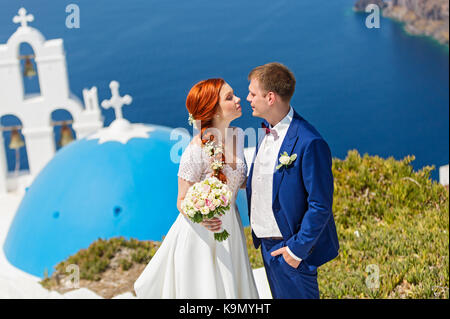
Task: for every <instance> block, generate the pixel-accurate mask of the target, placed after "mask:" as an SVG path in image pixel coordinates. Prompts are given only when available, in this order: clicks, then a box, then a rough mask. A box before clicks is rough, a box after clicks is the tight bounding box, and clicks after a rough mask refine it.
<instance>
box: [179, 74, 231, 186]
mask: <svg viewBox="0 0 450 319" xmlns="http://www.w3.org/2000/svg"><path fill="white" fill-rule="evenodd" d="M224 84H225V81H224V80H223V79H220V78H217V79H208V80H203V81H200V82H198V83H197V84H195V85H194V86H193V87H192V88H191V90H190V91H189V94H188V96H187V98H186V108H187V110H188V112H189V113H190V114H192V117H193V118H194V120H195V121H200V123H201V130H200V137H201V140H202V144H205V143H207V142H208V141H212V140H214V135H213V134H211V133H207V132H206V131H207V129H209V128H211V127H212V123H213V118H214V115H215V114H216V113H217V111H218V110H219V100H220V96H219V92H220V89H221V88H222V86H223V85H224ZM205 133H206V134H205ZM222 161H223V163H225V155H224V154H222ZM215 173H216V174H215V176H216V177H217V178H218V179H219V180H220V181H221V182H223V183H226V182H227V178H226V176H225V175H224V174H223V172H222V170H221V169H220V170H217V171H216V172H215Z"/></svg>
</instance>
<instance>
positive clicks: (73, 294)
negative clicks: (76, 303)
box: [64, 288, 103, 299]
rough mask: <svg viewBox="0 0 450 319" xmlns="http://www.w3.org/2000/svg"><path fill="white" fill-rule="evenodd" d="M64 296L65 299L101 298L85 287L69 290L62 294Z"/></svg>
mask: <svg viewBox="0 0 450 319" xmlns="http://www.w3.org/2000/svg"><path fill="white" fill-rule="evenodd" d="M64 298H66V299H103V298H102V297H100V296H99V295H97V294H96V293H95V292H93V291H91V290H89V289H87V288H80V289H75V290H71V291H69V292H67V293H65V294H64Z"/></svg>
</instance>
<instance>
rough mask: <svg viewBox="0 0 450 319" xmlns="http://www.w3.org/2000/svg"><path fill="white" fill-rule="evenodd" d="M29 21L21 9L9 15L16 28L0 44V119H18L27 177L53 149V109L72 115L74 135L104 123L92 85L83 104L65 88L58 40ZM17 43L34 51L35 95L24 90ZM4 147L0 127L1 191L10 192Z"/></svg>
mask: <svg viewBox="0 0 450 319" xmlns="http://www.w3.org/2000/svg"><path fill="white" fill-rule="evenodd" d="M33 20H34V17H33V16H32V15H30V14H27V12H26V10H25V9H24V8H21V9H20V10H19V12H18V15H17V16H15V17H14V18H13V22H14V23H18V24H19V27H18V28H17V30H16V32H14V33H13V34H12V35H11V37H10V38H9V39H8V41H7V42H6V44H0V119H1V118H2V117H3V116H4V115H13V116H15V117H17V118H18V119H19V120H20V121H21V123H22V127H21V128H22V134H23V136H24V137H25V144H26V145H25V147H26V151H27V154H28V163H29V174H30V176H36V174H37V173H38V172H39V171H40V170H41V169H42V168H43V167H44V166H45V164H46V163H47V162H48V161H49V160H50V159H51V158H52V157H53V155H54V153H55V151H56V146H55V142H54V131H53V126H52V121H51V114H52V112H53V111H55V110H59V109H63V110H67V111H68V112H69V113H70V114H71V116H72V119H73V124H72V128H73V130H74V131H75V133H76V135H77V138H82V137H84V136H86V135H87V134H89V133H91V132H94V131H96V130H98V129H99V128H101V127H103V118H102V115H101V110H100V108H99V105H98V97H97V88H96V87H93V88H91V89H90V90H87V89H85V90H83V98H84V105H83V103H82V102H81V101H80V100H79V99H78V98H77V97H76V96H74V95H73V94H72V93H71V92H70V88H69V81H68V76H67V66H66V57H65V52H64V46H63V40H62V39H54V40H46V39H45V38H44V36H43V35H42V34H41V33H40V32H39V31H38V30H37V29H35V28H32V27H30V26H29V25H28V23H29V22H32V21H33ZM22 43H27V44H28V45H30V46H31V48H32V49H33V51H34V60H35V62H36V67H37V70H36V72H37V76H38V81H39V87H40V94H33V95H27V94H25V91H24V85H23V78H22V77H23V70H22V67H21V63H20V50H19V48H20V45H21V44H22ZM3 145H4V141H3V134H1V131H0V194H2V193H5V192H7V191H9V190H11V186H10V184H11V183H8V174H7V165H6V153H5V149H4V147H3Z"/></svg>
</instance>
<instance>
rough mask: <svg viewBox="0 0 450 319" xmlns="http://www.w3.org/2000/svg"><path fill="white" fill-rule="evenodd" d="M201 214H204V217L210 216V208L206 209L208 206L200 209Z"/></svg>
mask: <svg viewBox="0 0 450 319" xmlns="http://www.w3.org/2000/svg"><path fill="white" fill-rule="evenodd" d="M200 213H202V215H208V214H209V208H208V207H206V206H204V207H202V208H200Z"/></svg>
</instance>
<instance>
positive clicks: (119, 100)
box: [102, 81, 133, 120]
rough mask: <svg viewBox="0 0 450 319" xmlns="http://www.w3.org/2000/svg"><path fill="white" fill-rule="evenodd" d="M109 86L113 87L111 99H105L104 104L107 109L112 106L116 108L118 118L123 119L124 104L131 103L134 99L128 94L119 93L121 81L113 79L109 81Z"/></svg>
mask: <svg viewBox="0 0 450 319" xmlns="http://www.w3.org/2000/svg"><path fill="white" fill-rule="evenodd" d="M109 87H110V89H111V99H109V100H103V101H102V106H103V107H104V108H105V109H109V108H110V107H112V108H113V109H114V113H115V114H116V120H117V119H123V115H122V106H123V105H124V104H126V105H129V104H131V101H133V99H132V98H131V96H129V95H128V94H127V95H125V96H123V97H122V96H120V95H119V83H118V82H117V81H111V83H109Z"/></svg>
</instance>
